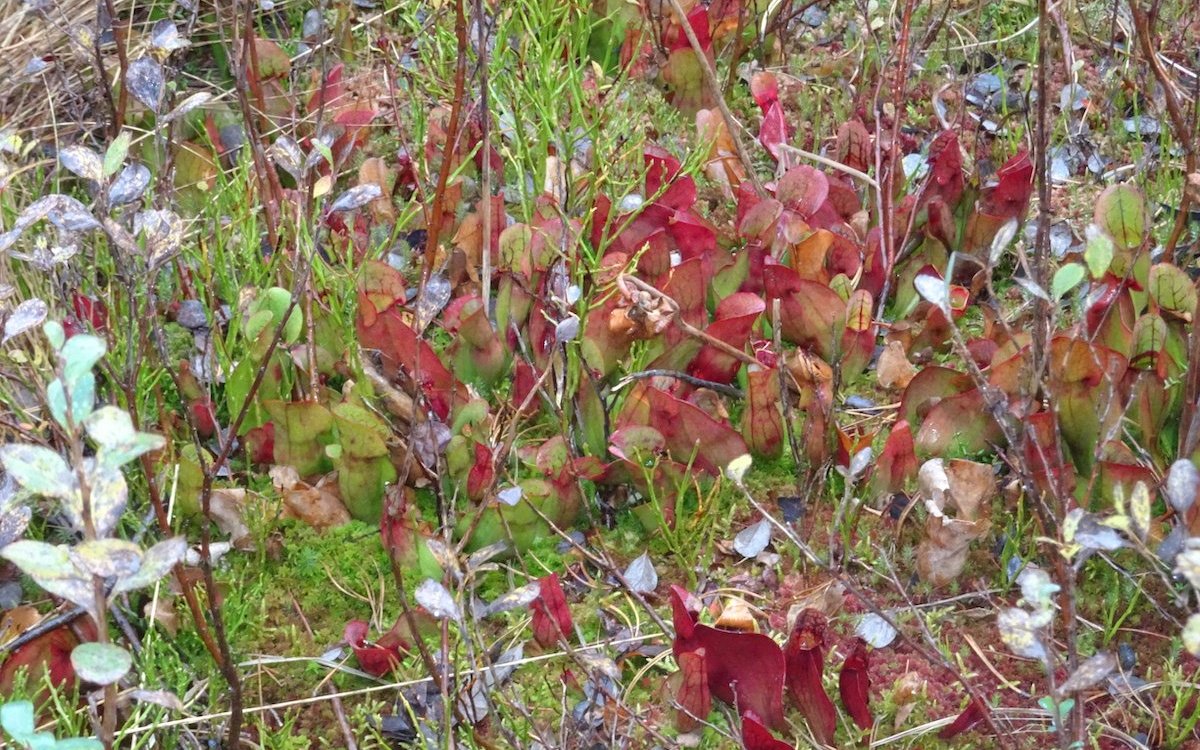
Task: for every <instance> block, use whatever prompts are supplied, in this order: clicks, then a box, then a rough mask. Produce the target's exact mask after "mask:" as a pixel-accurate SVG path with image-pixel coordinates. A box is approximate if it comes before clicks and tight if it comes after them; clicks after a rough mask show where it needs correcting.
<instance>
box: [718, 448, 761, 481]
mask: <svg viewBox="0 0 1200 750" xmlns="http://www.w3.org/2000/svg"><path fill="white" fill-rule="evenodd" d="M753 464H754V459H753V458H752V457H751V456H750V454H749V453H743V454H742V455H740V456H738V457H737V458H735V459H733V460H732V461H730V462H729V463H728V464H727V465H726V466H725V476H726V477H728V478H729V479H730V480H732V481H733V483H734V484H736V485H738V486H741V484H742V480H743V479H745V477H746V472H747V471H749V470H750V467H751V465H753Z"/></svg>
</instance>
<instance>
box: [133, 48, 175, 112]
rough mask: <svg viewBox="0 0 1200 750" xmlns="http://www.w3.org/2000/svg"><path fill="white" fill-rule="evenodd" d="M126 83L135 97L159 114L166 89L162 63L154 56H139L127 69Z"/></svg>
mask: <svg viewBox="0 0 1200 750" xmlns="http://www.w3.org/2000/svg"><path fill="white" fill-rule="evenodd" d="M125 85H126V86H128V87H129V93H131V94H133V98H134V99H137V100H138V101H139V102H141V103H142V104H144V105H145V106H146V108H147V109H149V110H150V111H151V112H153V113H154V114H158V110H159V107H161V106H162V100H163V92H164V91H165V90H166V78H165V76H164V74H163V68H162V65H159V64H158V62H157V61H156V60H155V59H154V58H152V57H139V58H138V59H136V60H134V61H133V62H131V63H129V69H128V70H127V71H125Z"/></svg>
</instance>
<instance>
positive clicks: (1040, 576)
mask: <svg viewBox="0 0 1200 750" xmlns="http://www.w3.org/2000/svg"><path fill="white" fill-rule="evenodd" d="M1017 583H1018V584H1019V585H1020V586H1021V596H1022V597H1023V598H1024V599H1025V601H1026V602H1028V603H1029V605H1030V606H1032V607H1037V608H1038V609H1046V608H1048V607H1049V606H1050V598H1051V597H1052V596H1054V595H1055V594H1056V593H1058V591H1059V586H1058V584H1057V583H1055V582H1054V581H1052V580H1050V576H1049V574H1047V573H1046V571H1044V570H1042V569H1041V568H1039V567H1037V566H1036V565H1029V566H1026V568H1025V569H1024V570H1022V571H1021V574H1020V575H1019V576H1017Z"/></svg>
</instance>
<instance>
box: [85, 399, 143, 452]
mask: <svg viewBox="0 0 1200 750" xmlns="http://www.w3.org/2000/svg"><path fill="white" fill-rule="evenodd" d="M84 426H85V427H87V432H88V435H89V436H90V437H91V438H92V440H95V441H96V443H97V444H98V445H101V446H105V447H107V446H110V445H117V444H119V443H123V442H126V441H128V440H131V439H132V438H133V436H134V435H135V434H136V431H135V430H134V429H133V420H132V419H130V418H129V414H128V413H127V412H126V411H125V410H124V409H119V408H117V407H115V406H101V407H100V408H99V409H97V410H96V411H94V412H92V413H91V414H90V415H89V416H88V419H87V422H85V423H84Z"/></svg>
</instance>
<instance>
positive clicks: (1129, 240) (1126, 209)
mask: <svg viewBox="0 0 1200 750" xmlns="http://www.w3.org/2000/svg"><path fill="white" fill-rule="evenodd" d="M1094 219H1095V222H1096V224H1098V225H1099V226H1100V228H1101V229H1103V230H1104V231H1105V232H1107V233H1108V235H1109V236H1110V237H1112V238H1113V242H1115V243H1116V244H1117V246H1118V247H1120V248H1121V249H1123V250H1136V249H1138V248H1139V247H1141V245H1142V238H1143V237H1144V236H1145V234H1146V201H1145V200H1143V199H1142V194H1141V192H1139V191H1138V189H1137V188H1136V187H1134V186H1133V185H1128V184H1125V185H1113V186H1112V187H1110V188H1108V189H1106V190H1105V191H1104V192H1103V193H1101V194H1100V197H1099V198H1098V199H1096V211H1095V216H1094Z"/></svg>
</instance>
